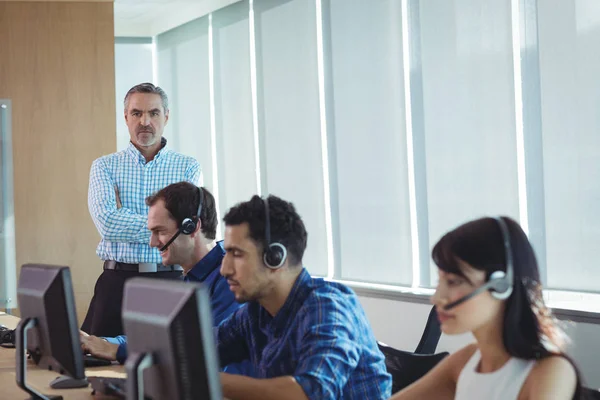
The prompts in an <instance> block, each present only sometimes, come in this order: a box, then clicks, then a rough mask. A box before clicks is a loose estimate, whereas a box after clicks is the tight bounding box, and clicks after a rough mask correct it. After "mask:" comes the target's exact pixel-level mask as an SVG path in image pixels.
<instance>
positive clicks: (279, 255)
mask: <svg viewBox="0 0 600 400" xmlns="http://www.w3.org/2000/svg"><path fill="white" fill-rule="evenodd" d="M286 258H287V250H286V248H285V246H284V245H282V244H281V243H271V244H270V245H269V247H268V249H267V250H266V251H265V253H264V254H263V261H264V263H265V265H266V266H267V267H269V268H271V269H277V268H280V267H281V266H282V265H283V263H284V262H285V259H286Z"/></svg>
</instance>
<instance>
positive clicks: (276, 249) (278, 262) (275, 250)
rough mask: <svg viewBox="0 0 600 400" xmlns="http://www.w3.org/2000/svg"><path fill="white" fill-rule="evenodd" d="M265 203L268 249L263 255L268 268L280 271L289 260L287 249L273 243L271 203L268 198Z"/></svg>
mask: <svg viewBox="0 0 600 400" xmlns="http://www.w3.org/2000/svg"><path fill="white" fill-rule="evenodd" d="M263 203H264V204H265V241H266V242H267V247H266V248H265V250H264V253H263V262H264V263H265V265H266V266H267V267H268V268H271V269H278V268H281V266H282V265H283V264H284V263H285V260H286V259H287V249H286V248H285V246H284V245H282V244H281V243H278V242H274V243H271V217H270V215H269V201H268V200H267V198H266V197H265V199H264V200H263Z"/></svg>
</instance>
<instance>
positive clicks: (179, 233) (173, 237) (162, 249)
mask: <svg viewBox="0 0 600 400" xmlns="http://www.w3.org/2000/svg"><path fill="white" fill-rule="evenodd" d="M179 235H181V228H179V229H177V232H175V234H174V235H173V236H172V237H171V239H169V241H168V242H167V244H165V245H164V246H163V247H161V248H160V249H158V250H159V251H161V252H162V251H165V250H166V249H168V248H169V246H170V245H171V243H173V242H174V241H175V239H177V237H178V236H179Z"/></svg>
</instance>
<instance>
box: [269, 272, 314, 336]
mask: <svg viewBox="0 0 600 400" xmlns="http://www.w3.org/2000/svg"><path fill="white" fill-rule="evenodd" d="M311 283H312V278H311V276H310V274H309V273H308V271H307V270H306V268H302V271H301V272H300V274H299V275H298V277H297V278H296V282H294V286H292V290H291V291H290V294H289V295H288V297H287V299H286V300H285V303H283V307H281V309H280V310H279V312H278V313H277V314H276V315H275V317H273V318H271V316H270V314H269V313H268V312H267V310H265V309H264V308H263V309H262V311H263V313H262V314H263V315H262V317H263V318H264V319H263V321H264V322H265V323H266V324H267V325H268V327H267V329H268V330H269V331H271V332H272V333H273V334H274V335H276V336H277V335H279V334H280V333H281V332H283V330H284V329H285V328H287V327H289V326H290V323H289V320H290V319H292V318H294V316H295V315H296V314H297V313H298V310H299V309H300V308H301V307H302V305H303V304H304V300H306V298H307V297H308V295H309V294H310V293H311V292H312V289H313V285H312V284H311Z"/></svg>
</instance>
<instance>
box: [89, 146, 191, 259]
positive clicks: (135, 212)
mask: <svg viewBox="0 0 600 400" xmlns="http://www.w3.org/2000/svg"><path fill="white" fill-rule="evenodd" d="M166 144H167V141H166V139H164V138H162V145H163V146H162V148H161V150H160V151H159V152H158V153H157V154H156V156H155V157H154V159H153V160H151V161H149V162H146V159H145V158H144V156H143V155H142V153H140V151H139V150H138V149H137V148H136V147H135V146H134V145H133V144H132V143H131V142H130V143H129V146H127V148H126V149H125V150H122V151H119V152H117V153H113V154H109V155H106V156H103V157H100V158H98V159H97V160H95V161H94V162H93V163H92V168H91V170H90V186H89V191H88V208H89V210H90V215H91V216H92V219H93V220H94V224H95V225H96V228H97V229H98V232H99V233H100V236H101V238H102V239H101V240H100V243H99V244H98V248H97V249H96V254H97V255H98V257H100V259H102V260H114V261H117V262H122V263H130V264H136V263H157V264H158V263H160V262H161V257H160V253H159V251H158V250H157V249H155V248H151V247H150V231H149V230H148V224H147V218H148V206H147V205H146V197H148V196H150V195H152V194H154V193H156V192H157V191H159V190H160V189H162V188H164V187H165V186H168V185H170V184H172V183H176V182H181V181H187V182H190V183H193V184H194V185H200V184H201V182H200V180H201V170H200V164H198V162H197V161H196V160H194V159H193V158H192V157H188V156H185V155H183V154H180V153H177V152H175V151H172V150H170V149H167V148H166V147H165V146H166ZM115 188H117V190H118V192H119V198H120V200H121V204H122V207H121V208H117V202H116V195H115Z"/></svg>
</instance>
